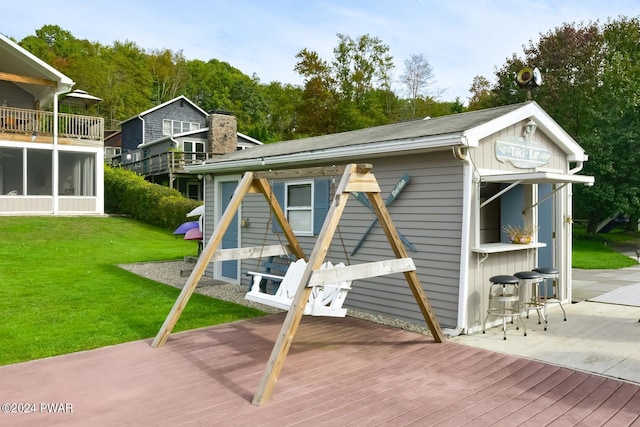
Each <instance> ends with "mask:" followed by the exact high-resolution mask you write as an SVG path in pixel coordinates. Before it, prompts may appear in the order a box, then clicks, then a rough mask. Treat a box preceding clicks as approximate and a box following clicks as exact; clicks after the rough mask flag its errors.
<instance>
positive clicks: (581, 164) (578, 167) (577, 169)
mask: <svg viewBox="0 0 640 427" xmlns="http://www.w3.org/2000/svg"><path fill="white" fill-rule="evenodd" d="M583 167H584V162H583V161H579V162H577V165H576V167H575V168H573V169H570V170H569V175H575V174H577V173H578V172H580V171H581V170H582V168H583Z"/></svg>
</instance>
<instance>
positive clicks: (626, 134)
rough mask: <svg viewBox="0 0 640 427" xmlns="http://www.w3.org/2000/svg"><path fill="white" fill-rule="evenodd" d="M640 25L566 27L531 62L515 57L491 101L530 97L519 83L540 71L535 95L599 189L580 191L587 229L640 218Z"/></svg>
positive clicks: (535, 47) (530, 55) (535, 46)
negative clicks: (526, 70) (523, 75)
mask: <svg viewBox="0 0 640 427" xmlns="http://www.w3.org/2000/svg"><path fill="white" fill-rule="evenodd" d="M639 34H640V25H639V23H638V20H637V18H634V19H627V18H620V19H618V20H613V21H609V22H608V23H607V24H605V25H603V26H601V25H600V24H599V23H589V24H579V25H576V24H573V25H571V24H564V25H563V26H561V27H558V28H556V29H555V30H553V31H550V32H548V33H547V34H543V35H541V37H540V40H539V41H538V42H537V43H534V42H529V45H528V47H525V48H524V53H525V57H524V59H520V58H519V57H518V56H516V55H515V54H514V55H513V58H511V59H510V60H508V61H507V63H506V64H505V65H504V66H503V68H501V69H500V70H498V71H497V72H496V76H497V78H498V79H497V80H498V83H497V84H496V86H495V87H494V88H493V92H492V93H493V96H492V102H494V103H497V104H508V103H513V102H518V101H523V100H525V99H526V94H525V93H524V91H523V90H520V89H519V88H518V87H517V85H516V84H515V73H517V71H518V70H519V69H521V68H522V67H523V66H530V67H533V66H536V67H538V68H539V69H540V70H541V72H542V74H543V84H542V85H541V86H540V87H538V88H536V89H535V90H534V92H533V99H534V100H535V101H537V102H538V103H539V104H540V105H541V106H542V107H543V108H544V109H545V110H546V111H547V112H548V113H549V114H550V115H551V116H552V117H553V118H554V119H555V120H556V121H557V122H558V123H559V124H560V125H561V126H562V127H563V128H564V129H565V130H566V131H567V132H568V133H569V134H570V135H571V136H572V137H573V138H574V139H576V141H578V143H580V144H581V146H582V147H583V148H584V149H585V151H586V153H587V154H588V155H589V161H588V162H586V163H585V165H584V173H585V174H588V175H593V176H595V178H596V185H595V186H593V187H583V186H575V188H574V194H575V197H574V200H575V205H576V209H575V211H576V215H578V216H580V217H582V218H587V219H588V220H589V225H588V229H589V231H591V232H594V231H595V230H596V228H597V225H598V224H599V223H600V222H601V221H602V220H603V219H605V218H607V217H609V216H610V215H612V214H615V213H618V212H622V213H626V214H628V215H631V216H633V217H637V216H638V212H640V203H639V200H638V190H639V189H640V178H636V176H637V174H636V173H635V171H637V170H638V168H640V152H638V150H636V149H635V146H636V144H637V142H638V138H639V131H638V129H639V125H640V120H639V119H638V113H639V112H640V111H639V108H638V105H640V103H639V102H638V101H639V100H640V81H639V80H638V78H637V76H638V75H640V68H639V67H638V65H637V64H638V61H639V60H640V36H639Z"/></svg>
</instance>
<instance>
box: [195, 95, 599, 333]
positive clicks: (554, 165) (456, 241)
mask: <svg viewBox="0 0 640 427" xmlns="http://www.w3.org/2000/svg"><path fill="white" fill-rule="evenodd" d="M586 160H587V155H586V154H585V153H584V151H583V149H582V148H581V147H580V146H579V145H578V144H577V143H576V141H574V140H573V139H572V138H571V137H570V136H569V135H568V134H567V133H566V132H565V131H564V130H563V129H562V128H561V127H560V126H559V125H558V124H557V123H556V122H555V121H554V120H553V119H552V118H551V117H550V116H549V115H548V114H546V113H545V112H544V111H543V110H542V109H541V108H540V106H539V105H538V104H536V103H535V102H527V103H522V104H515V105H508V106H503V107H497V108H491V109H486V110H481V111H474V112H467V113H462V114H456V115H451V116H446V117H439V118H433V119H425V120H416V121H410V122H404V123H397V124H392V125H387V126H380V127H375V128H369V129H362V130H357V131H352V132H345V133H340V134H334V135H326V136H319V137H313V138H307V139H301V140H293V141H285V142H280V143H275V144H267V145H264V146H260V147H255V148H253V149H251V150H245V151H239V152H234V153H230V154H226V155H223V156H220V157H216V158H214V159H210V160H207V161H205V162H203V163H202V164H198V165H192V166H190V167H188V168H187V170H188V171H189V172H192V173H197V174H201V175H203V176H204V183H205V207H206V212H207V215H206V222H205V232H204V233H205V239H206V236H210V235H211V233H212V230H213V229H214V228H215V227H216V224H217V221H218V220H219V218H220V216H221V214H222V213H223V211H224V209H225V207H226V204H227V203H228V202H229V200H230V198H231V195H232V194H233V191H234V189H235V187H236V184H237V183H238V181H239V179H240V178H241V176H242V174H243V173H244V172H245V171H261V170H272V171H277V170H281V169H301V168H302V167H308V166H331V165H342V164H347V163H369V164H372V165H373V169H372V172H373V174H374V175H375V177H376V179H377V181H378V183H379V184H380V187H381V191H382V197H383V198H385V199H386V200H387V205H388V207H387V209H388V210H389V213H390V215H391V218H392V220H393V222H394V223H395V225H396V227H397V229H398V232H399V233H400V237H401V239H402V241H403V242H404V244H405V247H406V248H407V251H408V254H409V256H411V257H412V258H413V260H414V262H415V264H416V267H417V273H418V275H419V278H420V282H421V283H422V285H423V287H424V290H425V293H426V295H427V297H428V298H429V301H430V303H431V306H432V307H433V309H434V312H435V314H436V316H437V318H438V320H439V322H440V324H441V325H442V327H443V328H446V329H448V331H447V332H448V333H450V334H458V333H472V332H475V331H479V330H481V329H482V322H483V319H484V317H485V314H486V311H487V304H488V301H487V299H488V297H487V293H488V285H489V280H488V279H489V277H491V276H494V275H497V274H513V273H515V272H517V271H525V270H531V269H533V268H535V267H538V266H553V267H555V268H557V269H558V270H559V271H560V274H559V278H558V295H557V296H558V297H559V298H560V299H561V300H563V301H570V300H571V285H570V284H571V229H572V221H571V217H572V207H571V206H572V200H571V195H572V191H571V187H572V184H587V185H592V184H593V183H594V179H593V177H588V176H583V175H578V174H577V173H578V172H579V171H580V169H581V168H582V164H583V162H584V161H586ZM339 180H340V177H339V176H338V177H335V179H333V178H331V177H329V178H328V179H327V177H323V178H321V179H319V178H314V177H308V176H303V175H302V174H301V175H300V176H299V177H296V178H295V179H287V180H273V182H272V183H271V184H272V185H271V187H272V188H273V192H274V195H275V196H276V197H277V198H278V200H279V201H280V204H281V206H282V208H283V211H284V212H285V214H286V215H287V218H288V221H289V223H290V224H291V225H292V228H293V230H294V232H295V234H296V237H297V238H298V240H299V241H300V243H301V244H302V246H303V247H304V249H305V252H307V253H310V252H311V251H312V249H313V246H314V243H315V239H316V236H317V234H318V231H319V228H320V227H321V225H322V222H323V220H324V215H326V212H327V207H328V205H329V203H330V200H331V199H332V191H334V190H335V188H334V184H335V182H336V181H339ZM253 196H255V197H253ZM373 219H374V215H373V214H372V213H371V210H370V209H369V207H367V206H366V205H365V203H362V202H361V201H360V200H358V198H357V197H352V198H350V199H349V202H348V204H347V207H346V209H345V212H344V214H343V216H342V219H341V220H340V224H339V231H340V232H339V233H338V234H339V236H340V238H334V241H333V242H332V245H331V248H330V250H329V252H328V255H327V258H328V259H330V260H331V261H333V262H338V261H342V262H347V263H351V264H358V263H364V262H371V261H378V260H383V259H387V258H389V255H390V253H389V246H388V242H387V241H386V239H385V236H384V233H383V231H382V230H381V229H380V227H379V226H377V225H376V224H375V223H373ZM507 226H528V227H529V228H532V229H533V230H534V234H533V238H532V241H531V242H528V243H525V244H513V243H510V242H509V240H508V236H507V235H506V233H505V232H504V231H503V230H504V228H505V227H507ZM280 239H281V235H280V234H279V230H278V227H276V226H274V225H273V221H272V218H271V215H270V212H269V209H267V204H266V203H265V200H264V198H263V197H262V195H251V194H250V195H248V196H247V197H245V199H244V200H243V203H242V206H241V208H240V211H239V212H238V214H237V216H236V219H235V221H234V223H233V224H232V226H231V228H230V229H229V231H227V233H226V234H225V236H224V239H223V241H222V247H223V248H233V247H249V246H260V245H273V244H278V242H279V240H280ZM262 261H264V260H262ZM259 262H260V260H258V261H256V260H254V259H251V260H243V261H238V260H232V261H220V262H214V263H211V264H210V265H209V267H208V269H207V273H206V274H207V275H210V276H212V277H214V278H216V279H222V280H226V281H228V282H232V283H237V284H239V285H242V286H247V285H248V278H247V277H246V276H245V275H244V272H245V271H247V270H255V269H256V268H259V265H258V263H259ZM396 276H398V277H396ZM345 306H346V307H347V308H352V309H357V310H360V311H365V312H370V313H374V314H381V315H387V316H393V317H397V318H400V319H403V320H406V321H410V322H414V323H419V324H420V323H422V322H424V318H423V316H422V314H421V313H420V311H419V309H418V307H417V306H416V303H415V299H414V297H413V296H412V295H411V293H410V291H409V289H408V287H407V286H406V282H405V280H404V278H403V277H402V276H401V275H391V276H383V277H376V278H371V279H367V280H362V281H356V282H354V284H353V288H352V290H351V291H350V292H349V294H348V297H347V299H346V302H345Z"/></svg>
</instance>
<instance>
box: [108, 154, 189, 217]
mask: <svg viewBox="0 0 640 427" xmlns="http://www.w3.org/2000/svg"><path fill="white" fill-rule="evenodd" d="M104 201H105V202H104V206H105V211H106V212H107V213H109V214H126V215H131V216H132V217H133V218H135V219H137V220H139V221H142V222H145V223H147V224H152V225H157V226H160V227H164V228H171V229H173V228H176V227H177V226H178V225H180V224H181V223H183V222H185V218H186V214H187V213H188V212H189V211H191V210H192V209H194V208H195V207H197V206H199V205H200V202H197V201H195V200H192V199H189V198H186V197H183V196H182V195H181V194H180V192H179V191H177V190H174V189H172V188H169V187H164V186H162V185H158V184H152V183H150V182H147V181H145V179H144V177H142V176H141V175H138V174H137V173H135V172H132V171H129V170H126V169H123V168H113V167H111V166H109V165H105V168H104Z"/></svg>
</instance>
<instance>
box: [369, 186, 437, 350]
mask: <svg viewBox="0 0 640 427" xmlns="http://www.w3.org/2000/svg"><path fill="white" fill-rule="evenodd" d="M367 197H368V198H369V201H370V202H371V205H372V206H373V209H374V211H375V213H376V216H377V217H378V220H379V221H380V225H381V226H382V229H383V230H384V233H385V234H386V235H387V239H388V240H389V243H390V244H391V248H392V249H393V253H394V254H395V256H396V258H407V251H406V250H405V249H404V246H403V245H402V242H401V241H400V236H399V235H398V231H397V230H396V227H395V225H394V224H393V221H392V220H391V217H390V216H389V211H388V210H387V208H386V206H385V204H384V201H383V200H382V197H381V196H380V193H367ZM403 274H404V277H405V278H406V279H407V283H408V284H409V287H410V288H411V292H412V293H413V296H414V298H415V299H416V302H417V303H418V306H419V307H420V311H421V312H422V316H423V317H424V320H425V321H426V322H427V325H428V326H429V330H430V331H431V334H432V335H433V339H434V340H435V341H436V342H438V343H441V342H444V341H445V338H444V334H443V333H442V329H441V328H440V323H439V322H438V320H437V319H436V317H435V315H434V314H433V310H432V308H431V304H430V303H429V300H428V299H427V297H426V296H425V294H424V290H423V289H422V285H421V284H420V279H418V275H417V273H416V272H415V271H406V272H404V273H403Z"/></svg>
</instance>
